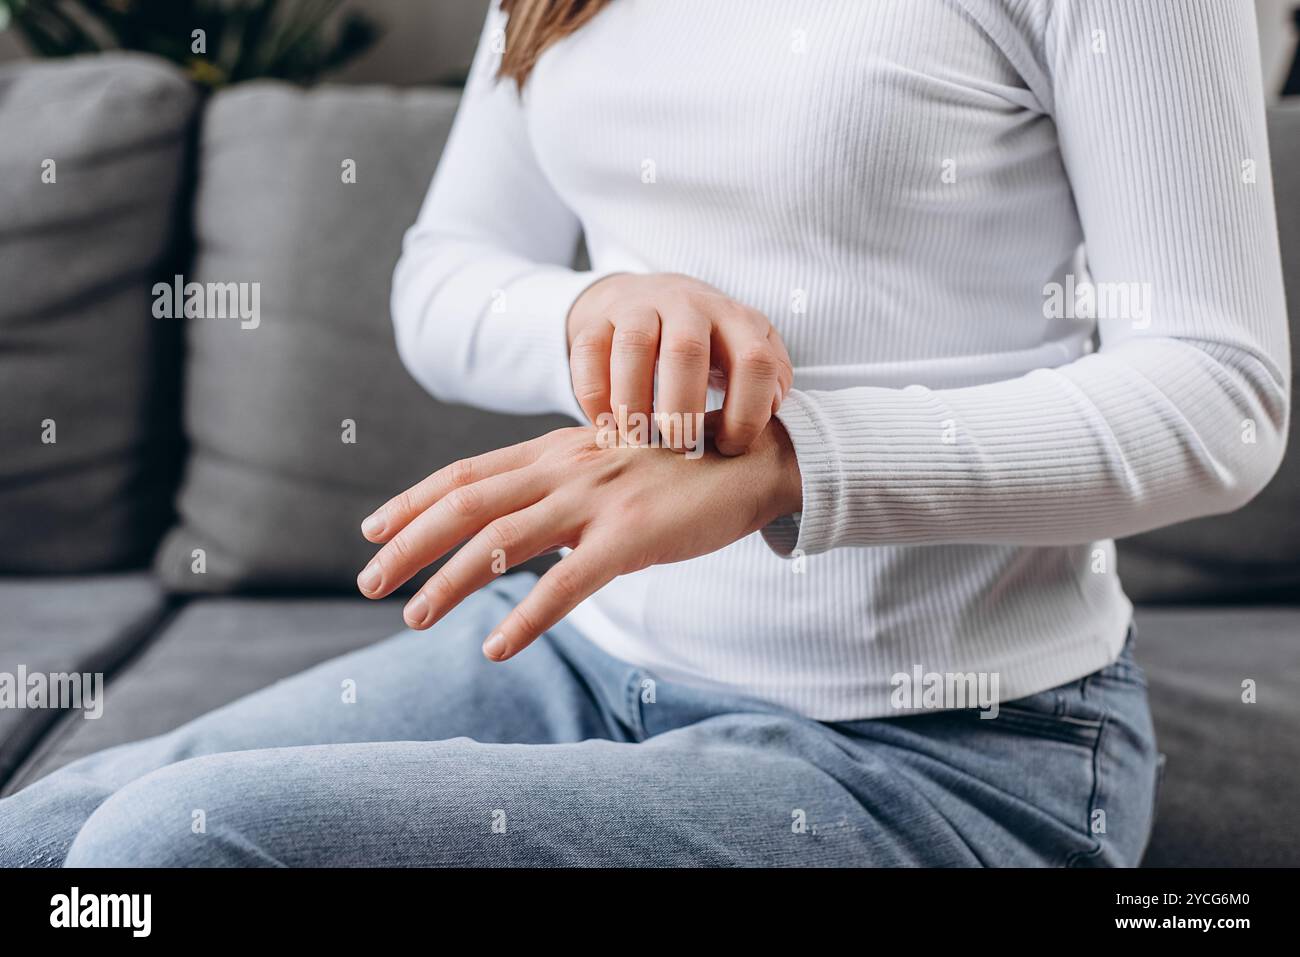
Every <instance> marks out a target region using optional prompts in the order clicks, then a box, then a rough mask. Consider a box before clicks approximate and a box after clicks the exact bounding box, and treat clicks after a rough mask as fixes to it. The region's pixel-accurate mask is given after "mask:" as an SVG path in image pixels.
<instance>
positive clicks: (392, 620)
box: [0, 597, 405, 794]
mask: <svg viewBox="0 0 1300 957" xmlns="http://www.w3.org/2000/svg"><path fill="white" fill-rule="evenodd" d="M404 627H405V626H404V625H403V624H402V603H401V602H400V601H398V600H389V601H384V602H368V601H365V600H364V599H360V598H356V599H353V598H319V597H316V598H283V597H276V598H250V597H240V598H203V599H197V600H193V601H190V602H188V603H185V604H183V605H181V606H180V607H179V608H177V609H175V610H174V611H173V612H172V614H171V615H170V616H169V617H168V618H167V619H166V620H165V621H164V622H163V623H162V627H161V628H159V629H158V632H157V634H155V635H154V636H152V637H151V638H150V639H149V640H148V642H147V643H146V645H147V646H146V647H145V648H144V649H143V650H142V651H141V652H140V653H139V654H138V655H137V656H136V657H135V658H134V659H133V660H132V661H131V664H130V667H129V668H126V669H123V670H122V671H120V672H119V673H117V674H114V675H112V676H111V679H110V680H109V681H108V688H107V692H106V695H105V699H106V703H105V706H104V715H103V717H102V718H100V719H98V720H94V721H87V720H85V719H84V718H82V717H81V715H80V714H77V713H68V714H66V715H64V716H62V718H61V719H60V720H59V721H58V722H57V724H55V726H54V727H53V728H51V729H50V730H49V732H48V733H47V734H46V735H45V736H44V739H43V740H42V742H41V744H40V746H39V747H37V748H35V749H34V750H32V752H31V753H30V755H29V756H28V758H27V760H26V761H25V762H24V763H23V765H22V766H21V767H20V768H19V769H18V771H17V772H16V773H15V774H14V775H13V776H12V777H11V778H10V779H9V780H8V781H6V782H5V786H4V789H3V791H0V794H8V793H12V792H13V791H16V790H18V789H19V788H21V787H23V786H25V785H26V784H29V783H30V782H32V781H34V780H35V779H36V778H39V777H41V776H43V775H46V774H48V773H50V772H51V771H53V770H55V769H56V768H60V767H62V766H63V765H65V764H68V763H70V762H72V761H75V760H76V759H77V758H80V757H83V756H85V755H87V754H92V753H94V752H95V751H100V750H102V749H104V748H109V747H112V746H114V745H117V744H123V743H125V742H128V741H138V740H140V739H141V738H147V737H151V736H153V735H156V734H162V733H163V732H165V731H169V730H171V729H172V728H175V727H178V726H179V725H181V724H184V723H185V722H186V721H189V720H190V719H191V718H196V717H198V716H199V715H201V714H204V713H206V712H208V711H211V710H213V709H215V708H219V707H220V706H221V705H223V704H226V703H228V702H230V701H234V700H235V699H236V698H240V697H242V696H244V695H246V694H248V693H250V692H252V691H256V690H257V689H259V688H263V687H265V686H267V685H269V684H272V683H273V682H276V681H278V680H280V679H281V678H287V677H289V676H290V675H293V674H297V673H298V672H299V671H303V670H305V669H306V668H310V667H311V666H312V665H314V664H316V663H318V662H321V661H325V660H326V659H329V658H334V657H337V656H338V655H342V654H345V653H346V652H349V651H352V650H353V649H356V648H360V647H363V646H365V645H368V644H370V643H371V642H374V641H378V640H380V639H381V638H385V637H387V636H388V635H391V634H394V633H395V632H397V631H400V630H401V629H402V628H404ZM46 637H47V641H48V640H50V639H57V640H55V641H53V642H51V643H52V644H54V645H56V646H59V647H62V646H63V642H64V639H63V638H62V637H61V636H60V635H56V634H54V633H53V632H47V636H46ZM6 657H13V656H12V654H10V655H7V656H6ZM29 670H30V667H29Z"/></svg>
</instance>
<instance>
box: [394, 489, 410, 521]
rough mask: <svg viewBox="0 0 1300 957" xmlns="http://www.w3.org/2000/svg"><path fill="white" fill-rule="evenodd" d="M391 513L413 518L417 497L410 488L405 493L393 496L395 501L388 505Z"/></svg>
mask: <svg viewBox="0 0 1300 957" xmlns="http://www.w3.org/2000/svg"><path fill="white" fill-rule="evenodd" d="M388 509H389V511H390V513H396V514H398V515H404V516H413V515H415V512H416V505H415V495H414V493H412V491H411V490H410V489H409V488H408V489H407V490H406V491H404V492H399V493H398V494H397V495H395V496H393V500H392V501H391V502H389V503H388Z"/></svg>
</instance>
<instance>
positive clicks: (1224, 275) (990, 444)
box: [764, 0, 1290, 554]
mask: <svg viewBox="0 0 1300 957" xmlns="http://www.w3.org/2000/svg"><path fill="white" fill-rule="evenodd" d="M1028 2H1036V0H1013V3H1012V5H1013V6H1016V5H1020V6H1024V5H1025V4H1026V3H1028ZM1045 2H1046V3H1047V4H1049V5H1048V6H1043V7H1040V9H1041V10H1042V11H1045V15H1044V16H1043V17H1042V25H1043V33H1042V35H1040V36H1039V38H1038V41H1037V43H1038V49H1037V50H1036V51H1035V59H1036V61H1037V63H1036V66H1040V67H1041V75H1040V76H1036V77H1034V82H1041V85H1042V88H1041V89H1039V90H1036V91H1035V92H1036V93H1037V95H1038V97H1039V99H1040V100H1042V101H1043V103H1044V107H1045V108H1046V109H1047V110H1048V112H1049V113H1050V114H1051V115H1052V117H1053V119H1054V121H1055V123H1056V127H1057V134H1058V139H1059V143H1060V150H1061V155H1062V158H1063V161H1064V164H1065V169H1066V172H1067V174H1068V176H1069V179H1070V182H1071V186H1072V188H1073V192H1074V197H1075V204H1076V207H1077V210H1078V214H1079V219H1080V222H1081V225H1082V227H1083V233H1084V240H1085V250H1086V256H1087V262H1088V268H1089V272H1090V274H1091V279H1092V281H1093V283H1094V284H1096V285H1097V288H1099V289H1100V288H1101V284H1102V283H1106V282H1111V283H1116V284H1118V283H1124V284H1128V285H1131V284H1133V283H1135V282H1136V283H1143V284H1146V288H1148V289H1149V290H1150V303H1149V307H1150V308H1149V311H1148V315H1147V316H1145V317H1143V319H1142V321H1139V322H1135V321H1131V320H1130V321H1125V320H1120V319H1104V320H1100V321H1099V322H1098V341H1099V347H1098V348H1097V350H1096V351H1094V352H1092V353H1091V354H1089V355H1086V356H1084V357H1082V358H1080V359H1078V360H1076V361H1074V362H1071V363H1069V364H1066V365H1063V366H1060V367H1058V368H1043V369H1037V370H1034V371H1032V372H1030V373H1028V374H1027V375H1024V376H1022V377H1020V378H1016V379H1012V380H1007V381H1001V382H994V383H990V384H984V385H978V386H971V387H964V388H953V389H931V388H926V387H924V386H921V385H913V386H909V387H907V388H903V389H892V388H875V387H862V388H849V389H844V390H836V391H826V392H811V391H810V392H802V391H799V390H798V389H795V390H792V391H791V393H790V394H789V396H788V397H787V398H786V400H785V403H784V405H783V406H782V408H781V411H780V413H779V418H780V420H781V422H782V423H783V424H784V426H785V427H786V429H787V431H788V432H789V434H790V437H791V440H792V442H793V444H794V448H795V452H796V456H797V458H798V462H799V467H800V469H801V471H802V474H803V493H804V501H803V511H802V514H801V516H800V517H799V518H798V520H797V521H796V520H795V519H794V518H790V517H787V518H784V519H781V520H779V521H778V522H776V523H775V524H774V525H772V526H769V527H768V528H767V529H765V530H764V535H765V537H766V539H767V541H768V543H769V544H770V545H771V546H772V547H773V548H774V549H776V550H777V551H778V552H780V553H782V554H788V553H790V552H791V551H792V550H795V549H798V550H799V551H801V552H802V553H805V554H815V553H818V552H822V551H825V550H827V549H831V548H837V547H844V546H870V545H883V544H914V543H990V544H1027V545H1062V544H1075V543H1084V542H1089V541H1094V540H1098V539H1104V538H1111V537H1119V536H1124V535H1131V534H1134V533H1137V532H1141V531H1144V530H1147V529H1150V528H1154V527H1157V526H1161V525H1166V524H1170V523H1173V522H1178V521H1183V520H1185V519H1190V518H1194V517H1197V516H1201V515H1207V514H1212V513H1216V512H1223V511H1229V510H1231V509H1234V508H1237V507H1239V506H1240V505H1242V504H1244V503H1245V502H1246V501H1247V500H1249V499H1250V498H1251V497H1252V496H1253V495H1255V494H1256V493H1257V492H1258V491H1259V490H1260V489H1262V488H1263V487H1264V485H1266V484H1267V482H1268V480H1269V479H1270V478H1271V477H1272V475H1273V473H1274V472H1275V471H1276V469H1277V467H1278V465H1279V463H1280V461H1281V457H1282V452H1283V447H1284V444H1285V436H1286V428H1287V419H1288V414H1289V378H1290V370H1289V360H1288V355H1289V350H1288V344H1287V325H1286V307H1285V302H1284V296H1283V290H1282V270H1281V260H1280V255H1279V251H1278V244H1277V227H1276V216H1275V211H1274V207H1273V190H1272V178H1271V173H1270V168H1269V159H1268V144H1267V133H1266V127H1265V115H1264V96H1263V90H1262V82H1261V77H1260V63H1259V54H1258V47H1257V45H1256V35H1255V21H1254V9H1253V5H1252V4H1250V3H1223V2H1221V0H1149V2H1142V3H1133V2H1132V0H1086V2H1085V0H1045ZM1025 318H1026V321H1029V320H1031V319H1032V318H1033V317H1032V316H1026V317H1025ZM796 384H797V383H796Z"/></svg>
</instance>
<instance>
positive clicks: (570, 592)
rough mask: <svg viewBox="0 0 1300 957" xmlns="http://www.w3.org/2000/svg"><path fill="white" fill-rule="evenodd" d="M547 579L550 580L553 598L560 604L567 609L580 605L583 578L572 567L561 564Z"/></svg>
mask: <svg viewBox="0 0 1300 957" xmlns="http://www.w3.org/2000/svg"><path fill="white" fill-rule="evenodd" d="M546 577H547V578H549V579H550V582H549V585H548V588H549V591H550V593H551V596H552V597H553V598H554V599H555V601H556V602H557V603H558V604H561V605H563V606H564V607H566V608H567V607H568V606H569V605H576V604H577V603H578V600H579V599H580V598H581V597H582V576H581V574H580V573H579V572H576V571H574V569H573V568H572V566H567V567H566V565H565V563H564V562H560V564H558V565H556V566H555V567H553V568H552V569H551V570H550V572H548V573H547V576H546Z"/></svg>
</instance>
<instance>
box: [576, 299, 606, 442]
mask: <svg viewBox="0 0 1300 957" xmlns="http://www.w3.org/2000/svg"><path fill="white" fill-rule="evenodd" d="M613 348H614V325H613V323H610V322H599V323H595V324H593V325H592V326H591V327H590V328H587V329H584V330H583V331H582V332H580V333H579V334H578V335H577V336H576V337H575V338H574V340H573V345H572V346H570V347H569V372H570V376H571V378H572V380H573V394H574V396H575V397H576V398H577V400H578V405H580V406H582V411H583V413H584V414H585V415H586V416H587V420H588V421H589V422H591V424H592V425H595V424H596V420H597V417H598V416H599V415H601V413H603V412H608V411H610V409H611V408H612V406H611V405H610V397H609V356H610V353H611V352H612V351H613Z"/></svg>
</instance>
